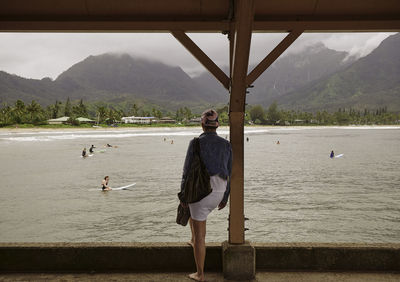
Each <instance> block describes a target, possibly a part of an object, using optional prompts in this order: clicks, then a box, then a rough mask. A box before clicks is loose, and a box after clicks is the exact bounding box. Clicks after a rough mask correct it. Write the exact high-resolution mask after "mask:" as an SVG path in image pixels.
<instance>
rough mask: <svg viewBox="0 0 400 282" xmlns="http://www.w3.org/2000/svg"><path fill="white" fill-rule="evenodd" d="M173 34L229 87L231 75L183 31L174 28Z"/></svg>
mask: <svg viewBox="0 0 400 282" xmlns="http://www.w3.org/2000/svg"><path fill="white" fill-rule="evenodd" d="M171 33H172V35H173V36H174V37H175V38H176V39H177V40H178V41H179V42H180V43H181V44H182V45H183V46H184V47H185V48H186V49H187V50H188V51H189V52H190V53H192V55H193V56H194V57H195V58H196V59H197V60H198V61H199V62H200V63H201V64H202V65H203V66H204V67H205V68H206V69H207V70H208V71H209V72H211V74H212V75H214V76H215V78H216V79H217V80H218V81H219V82H221V83H222V85H223V86H224V87H225V88H226V89H229V77H228V76H227V75H226V74H225V73H224V72H223V71H222V70H221V69H220V68H219V67H218V66H217V65H216V64H215V63H214V62H213V61H212V60H211V59H210V58H209V57H208V56H207V55H206V54H205V53H204V52H203V51H202V50H201V49H200V48H199V46H197V45H196V43H194V42H193V41H192V40H191V39H190V38H189V36H187V35H186V34H185V33H184V32H183V31H180V30H173V31H171Z"/></svg>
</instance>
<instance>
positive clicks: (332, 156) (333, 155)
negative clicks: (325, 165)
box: [330, 151, 335, 159]
mask: <svg viewBox="0 0 400 282" xmlns="http://www.w3.org/2000/svg"><path fill="white" fill-rule="evenodd" d="M330 157H331V159H333V158H334V157H335V152H333V151H331V156H330Z"/></svg>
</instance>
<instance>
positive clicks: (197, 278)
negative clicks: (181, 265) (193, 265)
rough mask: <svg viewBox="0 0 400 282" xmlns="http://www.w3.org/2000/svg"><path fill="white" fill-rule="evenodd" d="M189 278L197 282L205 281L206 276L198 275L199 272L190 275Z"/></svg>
mask: <svg viewBox="0 0 400 282" xmlns="http://www.w3.org/2000/svg"><path fill="white" fill-rule="evenodd" d="M189 278H190V279H193V280H195V281H205V280H204V274H203V275H202V276H200V275H198V274H197V272H195V273H192V274H189Z"/></svg>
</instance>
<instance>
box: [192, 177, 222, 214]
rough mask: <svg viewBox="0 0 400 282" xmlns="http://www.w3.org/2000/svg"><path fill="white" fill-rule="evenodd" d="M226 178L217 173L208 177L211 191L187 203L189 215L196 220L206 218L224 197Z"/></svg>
mask: <svg viewBox="0 0 400 282" xmlns="http://www.w3.org/2000/svg"><path fill="white" fill-rule="evenodd" d="M227 182H228V181H227V180H225V179H222V178H221V177H219V176H218V175H214V176H211V177H210V184H211V188H212V192H211V193H210V194H209V195H208V196H207V197H205V198H203V199H201V200H200V201H198V202H196V203H192V204H189V209H190V217H191V218H192V219H194V220H197V221H205V220H207V216H208V215H209V213H210V212H212V210H213V209H215V208H216V207H218V205H219V204H220V203H221V201H222V199H223V198H224V193H225V191H226V185H227Z"/></svg>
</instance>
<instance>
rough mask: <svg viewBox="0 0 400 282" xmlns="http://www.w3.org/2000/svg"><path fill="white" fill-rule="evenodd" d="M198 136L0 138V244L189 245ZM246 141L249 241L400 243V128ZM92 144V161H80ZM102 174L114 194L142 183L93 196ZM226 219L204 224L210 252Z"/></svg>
mask: <svg viewBox="0 0 400 282" xmlns="http://www.w3.org/2000/svg"><path fill="white" fill-rule="evenodd" d="M200 133H201V129H200V128H158V129H157V128H145V129H137V128H135V129H126V130H125V129H123V130H102V129H96V130H79V131H57V130H43V131H39V132H23V133H15V132H12V131H10V132H6V131H0V148H1V149H0V180H1V188H0V189H1V193H0V201H1V204H0V242H184V241H187V240H188V239H189V238H190V230H189V228H188V227H182V226H179V225H177V224H176V223H175V216H176V208H177V205H178V199H177V196H176V194H177V192H178V191H179V187H180V180H181V174H182V167H183V162H184V158H185V154H186V150H187V146H188V143H189V141H190V140H191V139H192V138H193V137H195V136H197V135H199V134H200ZM218 133H219V135H220V136H222V137H224V138H225V137H226V138H228V137H229V131H228V128H221V129H219V130H218ZM245 137H248V138H249V142H245V215H246V217H248V218H249V220H248V221H246V227H247V228H249V230H248V231H246V240H251V241H253V242H369V243H385V242H386V243H387V242H399V239H400V169H399V167H400V146H399V145H400V127H282V128H275V127H273V128H270V127H265V128H264V127H255V128H253V127H252V128H246V129H245ZM278 140H279V141H280V144H279V145H278V144H277V141H278ZM172 141H173V144H171V143H172ZM107 143H109V144H111V145H117V146H118V148H105V147H104V145H105V144H107ZM91 144H94V145H95V146H96V147H97V148H96V149H95V154H94V155H93V156H92V157H89V158H85V159H83V158H81V157H80V155H81V151H82V149H83V147H86V148H87V150H88V149H89V147H90V145H91ZM331 150H334V151H335V153H336V154H344V155H343V157H341V158H335V159H330V158H329V154H330V152H331ZM100 151H103V152H100ZM106 175H109V176H110V183H109V185H110V186H111V187H118V186H124V185H127V184H130V183H133V182H135V183H136V185H135V186H133V187H132V188H130V189H129V190H122V191H109V192H102V191H99V190H96V188H100V183H101V180H102V179H103V177H104V176H106ZM228 215H229V207H228V206H227V207H226V208H225V209H223V210H221V211H217V210H215V211H213V213H211V214H210V215H209V218H208V221H207V222H208V224H207V237H206V240H207V242H221V241H224V240H226V239H227V238H228V232H227V227H228V221H227V218H228Z"/></svg>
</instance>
